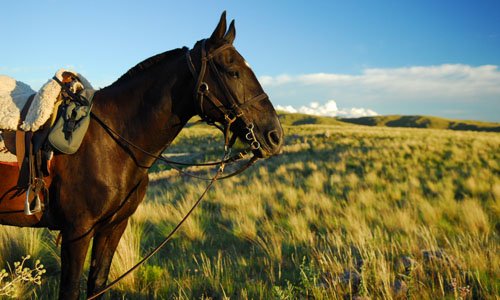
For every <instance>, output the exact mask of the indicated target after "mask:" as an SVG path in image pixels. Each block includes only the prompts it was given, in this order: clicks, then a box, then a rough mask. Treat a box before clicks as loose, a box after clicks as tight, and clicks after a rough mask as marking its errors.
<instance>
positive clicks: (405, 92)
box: [259, 64, 500, 122]
mask: <svg viewBox="0 0 500 300" xmlns="http://www.w3.org/2000/svg"><path fill="white" fill-rule="evenodd" d="M259 79H260V81H261V83H262V85H263V87H264V89H265V90H266V92H267V93H268V94H269V95H270V96H271V99H272V101H273V102H274V103H275V104H279V105H281V107H287V106H291V107H292V108H293V109H295V110H297V111H298V112H301V111H304V112H305V111H311V110H312V111H315V112H316V113H330V114H331V113H332V111H335V110H334V109H333V108H327V107H326V105H328V103H329V102H327V103H325V104H323V105H320V107H319V108H314V107H311V105H310V104H308V103H311V102H312V101H313V100H314V99H332V98H333V99H336V101H335V104H338V105H339V106H340V107H369V108H371V109H373V110H375V111H377V112H378V113H381V114H429V115H436V116H443V117H455V118H469V119H479V120H481V119H483V120H490V121H497V122H498V121H500V114H499V113H498V112H499V111H500V70H499V68H498V66H495V65H483V66H470V65H464V64H444V65H437V66H412V67H402V68H369V69H365V70H363V71H362V72H361V73H360V74H355V75H350V74H335V73H313V74H302V75H295V76H292V75H280V76H276V77H272V76H263V77H261V78H259ZM453 111H455V113H453ZM344 112H345V113H347V112H349V114H370V113H374V111H368V110H367V109H363V108H359V109H351V110H348V109H339V110H337V112H336V115H339V114H340V113H344Z"/></svg>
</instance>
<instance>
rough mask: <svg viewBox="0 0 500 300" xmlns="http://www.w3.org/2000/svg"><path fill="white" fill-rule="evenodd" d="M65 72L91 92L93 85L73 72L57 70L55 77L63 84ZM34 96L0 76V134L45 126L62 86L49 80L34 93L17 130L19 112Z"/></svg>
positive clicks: (22, 86)
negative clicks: (74, 77) (5, 131)
mask: <svg viewBox="0 0 500 300" xmlns="http://www.w3.org/2000/svg"><path fill="white" fill-rule="evenodd" d="M64 72H70V73H72V74H73V75H75V76H76V77H78V78H79V79H80V81H81V83H82V84H83V87H84V88H87V89H93V88H92V85H91V84H90V83H89V82H88V81H87V80H86V79H85V78H84V77H83V76H82V75H80V74H78V73H76V72H73V71H69V70H65V69H59V70H58V71H57V72H56V74H55V77H57V78H58V79H59V80H61V81H62V80H63V77H62V74H63V73H64ZM34 93H35V91H33V90H32V89H31V87H30V86H29V85H27V84H25V83H23V82H20V81H17V80H15V79H14V78H11V77H9V76H5V75H0V130H1V129H4V130H17V129H19V128H20V129H21V130H24V131H36V130H38V129H39V128H40V127H41V126H42V125H43V124H45V122H47V120H48V119H49V118H50V116H51V115H52V113H53V112H54V105H55V103H56V101H57V97H58V96H59V94H60V93H61V86H60V85H59V83H57V81H55V80H54V79H52V78H51V79H49V80H48V81H47V83H45V84H44V85H43V86H42V87H41V88H40V91H38V93H36V95H35V98H34V100H33V102H32V104H31V106H30V108H29V110H28V114H27V115H26V120H24V122H23V123H22V124H21V125H20V126H18V125H19V120H20V117H21V110H22V109H23V107H24V105H25V104H26V102H27V101H28V98H29V96H31V95H32V94H34ZM0 161H1V160H0Z"/></svg>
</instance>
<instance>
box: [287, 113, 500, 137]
mask: <svg viewBox="0 0 500 300" xmlns="http://www.w3.org/2000/svg"><path fill="white" fill-rule="evenodd" d="M278 114H279V116H280V120H281V122H282V124H283V125H286V126H295V125H346V123H350V124H357V125H365V126H385V127H410V128H431V129H450V130H468V131H489V132H500V123H493V122H481V121H468V120H451V119H445V118H438V117H431V116H401V115H389V116H374V117H360V118H334V117H322V116H312V115H306V114H295V113H294V114H291V113H284V112H279V113H278Z"/></svg>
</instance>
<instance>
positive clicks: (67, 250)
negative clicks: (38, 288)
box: [59, 231, 92, 300]
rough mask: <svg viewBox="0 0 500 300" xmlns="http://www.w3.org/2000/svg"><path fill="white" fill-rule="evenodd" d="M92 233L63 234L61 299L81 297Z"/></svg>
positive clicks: (65, 232)
mask: <svg viewBox="0 0 500 300" xmlns="http://www.w3.org/2000/svg"><path fill="white" fill-rule="evenodd" d="M91 233H92V232H87V233H85V234H82V235H75V234H74V233H69V232H67V231H63V232H62V244H61V283H60V288H59V299H61V300H62V299H64V300H66V299H78V298H79V296H80V278H81V276H82V271H83V264H84V262H85V257H86V256H87V250H88V248H89V242H90V240H91V239H92V234H91Z"/></svg>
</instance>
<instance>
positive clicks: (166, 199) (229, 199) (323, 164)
mask: <svg viewBox="0 0 500 300" xmlns="http://www.w3.org/2000/svg"><path fill="white" fill-rule="evenodd" d="M285 132H286V146H285V148H284V153H283V154H282V155H280V156H277V157H274V158H271V159H269V160H266V161H262V162H259V163H258V164H257V165H256V166H254V167H252V168H251V169H250V170H247V171H246V172H245V173H243V174H241V175H239V176H237V177H234V178H231V179H228V180H226V181H222V182H219V183H217V184H216V186H215V188H214V189H213V190H212V191H211V192H210V193H209V194H208V195H207V197H206V199H205V200H204V201H203V202H202V205H201V206H200V207H199V208H198V209H197V210H196V211H195V212H194V215H192V216H191V217H190V219H188V221H187V223H186V224H185V226H184V227H183V228H182V230H181V232H180V233H179V234H177V235H176V236H175V238H174V239H173V240H172V242H171V243H170V244H168V245H167V247H165V249H163V250H162V251H161V252H160V253H159V254H158V255H157V256H155V257H153V258H152V259H151V260H150V261H149V262H148V263H147V264H146V265H145V266H143V267H141V268H140V269H139V270H138V271H136V272H135V273H134V274H132V275H131V277H129V278H127V279H126V280H125V281H124V282H123V283H121V284H120V285H119V286H118V287H117V288H116V289H114V290H113V291H112V292H111V293H109V294H108V295H107V296H106V297H107V298H109V299H120V298H123V299H226V298H231V299H297V298H298V299H306V298H307V299H443V298H444V299H473V298H479V299H498V295H499V294H500V286H499V282H500V281H499V278H500V254H499V253H500V249H499V248H500V243H499V242H500V239H499V234H500V151H499V149H500V134H498V133H478V132H462V131H450V130H433V129H410V128H404V129H402V128H384V127H363V126H355V125H342V126H338V125H296V126H285ZM220 139H221V138H220V136H219V134H218V133H217V132H216V131H214V130H212V129H207V128H205V127H199V126H193V127H190V128H186V129H185V130H183V132H182V133H181V136H180V137H179V138H178V139H177V141H176V143H175V144H174V145H173V146H172V148H170V149H169V153H171V154H176V157H177V159H185V156H186V153H194V154H198V155H195V156H194V157H195V158H196V159H198V160H200V161H201V160H204V159H212V158H216V157H217V156H216V154H215V153H213V151H211V150H214V149H218V148H220V146H219V145H220V143H221V141H220ZM206 151H207V152H208V154H206V155H200V153H204V152H206ZM153 171H154V174H151V179H152V180H151V184H150V187H149V190H148V193H147V199H146V200H145V202H144V203H143V204H141V206H140V207H139V209H138V211H137V212H136V213H135V215H134V216H133V218H132V219H131V222H130V223H129V227H128V228H127V231H126V232H125V235H124V237H123V239H122V241H121V242H120V245H119V249H118V252H117V254H116V256H115V259H114V262H113V267H112V272H111V276H110V277H111V279H113V278H116V277H117V276H118V275H119V274H121V273H122V272H124V271H125V270H126V269H127V268H128V267H130V266H132V265H133V264H134V263H135V262H137V261H138V260H139V259H140V258H141V257H142V256H144V255H145V254H146V253H147V252H148V251H149V250H150V249H151V248H153V247H154V246H155V245H156V244H157V243H158V242H159V241H161V240H162V238H163V237H164V236H165V235H166V234H168V232H170V230H171V229H172V228H173V227H174V226H175V225H176V224H177V222H178V221H179V220H180V219H181V218H182V216H183V215H184V213H185V212H186V211H187V210H188V209H189V208H190V207H191V205H192V203H193V201H195V200H196V198H197V196H198V195H199V194H200V193H201V192H202V191H203V189H204V187H205V185H206V183H205V182H200V181H193V180H190V179H187V178H185V177H180V176H178V175H177V174H176V173H175V172H174V171H172V170H169V168H168V167H167V166H160V165H158V166H155V167H154V168H153ZM191 171H193V172H201V171H199V170H198V169H193V170H191ZM55 236H56V233H54V232H49V231H45V230H37V229H18V228H11V227H1V228H0V258H1V261H3V262H5V263H7V262H8V263H10V264H11V265H12V264H13V262H14V261H16V260H20V259H21V256H23V255H26V254H31V256H32V257H33V258H34V259H40V260H41V261H42V263H43V264H44V265H45V267H46V269H47V273H46V274H44V275H43V277H42V288H32V287H30V286H27V287H26V286H24V288H25V289H29V290H28V291H25V292H23V293H28V292H29V293H30V294H29V295H31V297H33V298H35V299H36V298H40V299H52V298H55V295H56V294H57V282H58V275H59V274H58V270H59V264H60V261H59V258H58V249H57V248H56V246H55V242H54V241H55ZM0 268H1V267H0ZM84 286H85V285H84V284H82V288H84ZM22 288H23V286H20V287H19V290H20V291H23V290H22ZM24 295H28V294H24Z"/></svg>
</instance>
